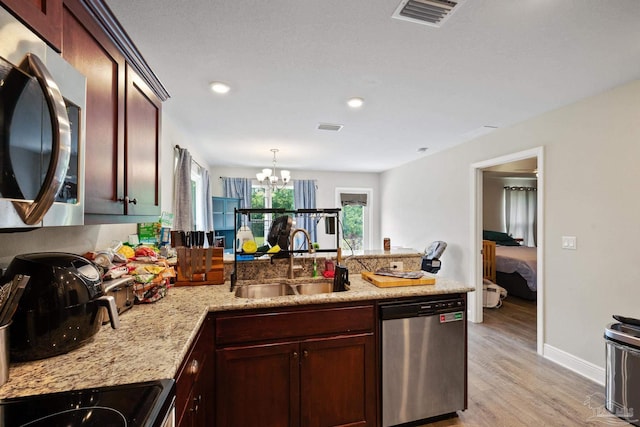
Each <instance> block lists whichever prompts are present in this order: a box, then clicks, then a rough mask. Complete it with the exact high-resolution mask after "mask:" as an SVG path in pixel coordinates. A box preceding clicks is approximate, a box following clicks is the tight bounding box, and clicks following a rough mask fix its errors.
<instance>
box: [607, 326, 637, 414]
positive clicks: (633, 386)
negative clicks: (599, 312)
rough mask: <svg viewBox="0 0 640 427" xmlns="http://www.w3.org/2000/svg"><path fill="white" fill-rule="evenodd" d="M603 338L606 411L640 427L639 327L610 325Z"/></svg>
mask: <svg viewBox="0 0 640 427" xmlns="http://www.w3.org/2000/svg"><path fill="white" fill-rule="evenodd" d="M604 339H605V345H606V363H607V368H606V380H605V408H607V410H608V411H609V412H611V413H612V414H614V415H615V416H617V417H618V418H620V419H623V420H625V421H627V422H629V423H631V424H633V425H634V426H640V327H638V326H632V325H627V324H625V323H611V324H609V325H608V326H607V327H606V328H605V331H604Z"/></svg>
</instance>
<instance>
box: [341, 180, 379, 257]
mask: <svg viewBox="0 0 640 427" xmlns="http://www.w3.org/2000/svg"><path fill="white" fill-rule="evenodd" d="M371 193H372V191H371V190H370V189H347V188H342V189H340V188H338V189H336V197H337V204H338V205H340V206H341V207H342V212H341V214H340V223H341V233H342V240H341V242H340V247H341V248H342V249H345V250H354V251H361V250H365V249H370V245H371V244H370V240H371V229H370V228H371V214H370V209H369V205H370V204H371Z"/></svg>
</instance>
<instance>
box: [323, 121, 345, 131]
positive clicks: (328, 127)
mask: <svg viewBox="0 0 640 427" xmlns="http://www.w3.org/2000/svg"><path fill="white" fill-rule="evenodd" d="M340 129H342V125H334V124H331V123H320V124H319V125H318V130H330V131H333V132H337V131H339V130H340Z"/></svg>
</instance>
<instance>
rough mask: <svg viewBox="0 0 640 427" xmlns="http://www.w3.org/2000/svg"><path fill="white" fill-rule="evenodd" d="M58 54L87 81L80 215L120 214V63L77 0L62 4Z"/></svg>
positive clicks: (122, 61)
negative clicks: (82, 190)
mask: <svg viewBox="0 0 640 427" xmlns="http://www.w3.org/2000/svg"><path fill="white" fill-rule="evenodd" d="M63 23H64V24H63V28H64V38H63V45H62V56H63V57H64V58H65V59H66V60H67V61H68V62H70V63H71V65H73V66H74V67H75V68H76V69H78V70H79V71H80V72H81V73H82V74H84V75H85V76H86V78H87V106H86V127H85V130H86V141H85V150H86V155H85V214H111V215H118V214H120V215H121V214H123V213H124V211H123V205H122V204H121V203H118V202H117V200H118V198H123V197H124V192H125V187H124V143H123V141H124V129H125V128H124V125H125V83H126V65H125V59H124V57H123V56H122V54H121V53H120V52H119V51H118V49H116V48H115V46H113V44H112V43H111V41H110V40H109V39H108V38H107V37H106V35H105V34H104V33H103V32H102V31H101V29H100V28H99V27H98V25H97V24H96V23H95V22H94V21H93V20H92V19H91V16H90V15H89V14H88V12H87V11H86V9H85V8H84V7H83V6H82V5H81V4H80V2H78V1H65V8H64V13H63Z"/></svg>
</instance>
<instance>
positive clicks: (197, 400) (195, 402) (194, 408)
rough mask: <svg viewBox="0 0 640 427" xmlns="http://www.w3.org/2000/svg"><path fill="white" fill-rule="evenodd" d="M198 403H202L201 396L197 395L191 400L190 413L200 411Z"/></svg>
mask: <svg viewBox="0 0 640 427" xmlns="http://www.w3.org/2000/svg"><path fill="white" fill-rule="evenodd" d="M200 402H202V395H201V394H199V395H198V396H197V397H194V398H193V406H192V407H191V408H189V411H191V412H198V410H199V409H200Z"/></svg>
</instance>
